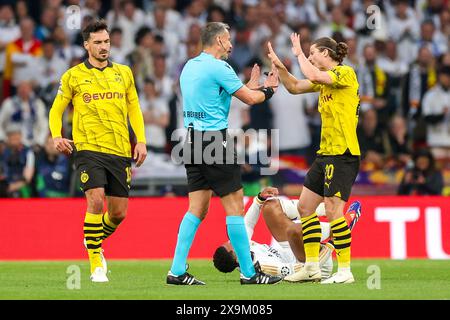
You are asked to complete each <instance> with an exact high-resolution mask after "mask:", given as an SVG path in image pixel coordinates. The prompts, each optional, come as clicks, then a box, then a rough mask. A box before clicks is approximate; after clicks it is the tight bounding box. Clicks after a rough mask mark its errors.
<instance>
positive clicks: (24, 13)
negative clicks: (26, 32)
mask: <svg viewBox="0 0 450 320" xmlns="http://www.w3.org/2000/svg"><path fill="white" fill-rule="evenodd" d="M15 12H16V18H17V21H22V19H25V18H27V17H29V14H30V12H29V10H28V5H27V1H25V0H18V1H17V2H16V8H15Z"/></svg>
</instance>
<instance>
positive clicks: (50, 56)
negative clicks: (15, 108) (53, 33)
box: [35, 39, 68, 109]
mask: <svg viewBox="0 0 450 320" xmlns="http://www.w3.org/2000/svg"><path fill="white" fill-rule="evenodd" d="M42 52H43V56H42V57H40V58H38V59H37V61H36V63H37V65H36V70H35V73H36V74H37V81H36V82H37V87H38V88H39V96H40V97H41V98H42V99H43V100H44V103H45V105H47V106H48V109H50V106H51V104H52V102H53V99H54V97H55V96H56V92H57V90H58V87H59V81H60V79H61V76H62V75H63V73H64V72H65V71H66V70H67V67H68V63H67V62H66V61H65V60H64V59H62V58H60V57H59V56H58V55H56V54H55V43H54V41H53V40H52V39H45V40H44V41H43V42H42Z"/></svg>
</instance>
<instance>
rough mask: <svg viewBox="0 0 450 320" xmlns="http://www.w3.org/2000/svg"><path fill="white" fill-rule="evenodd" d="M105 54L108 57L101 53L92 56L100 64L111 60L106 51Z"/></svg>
mask: <svg viewBox="0 0 450 320" xmlns="http://www.w3.org/2000/svg"><path fill="white" fill-rule="evenodd" d="M104 53H106V55H103V53H99V54H98V55H92V56H93V58H94V59H95V60H97V61H99V62H105V61H106V60H108V59H109V52H108V51H106V52H104Z"/></svg>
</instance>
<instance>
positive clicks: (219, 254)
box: [213, 246, 239, 273]
mask: <svg viewBox="0 0 450 320" xmlns="http://www.w3.org/2000/svg"><path fill="white" fill-rule="evenodd" d="M213 263H214V267H216V269H217V270H219V271H220V272H224V273H228V272H232V271H233V270H234V269H236V268H237V267H239V264H238V262H237V260H236V257H235V256H234V255H233V254H232V253H231V252H230V251H228V250H227V249H225V247H224V246H220V247H218V248H217V249H216V251H215V252H214V255H213Z"/></svg>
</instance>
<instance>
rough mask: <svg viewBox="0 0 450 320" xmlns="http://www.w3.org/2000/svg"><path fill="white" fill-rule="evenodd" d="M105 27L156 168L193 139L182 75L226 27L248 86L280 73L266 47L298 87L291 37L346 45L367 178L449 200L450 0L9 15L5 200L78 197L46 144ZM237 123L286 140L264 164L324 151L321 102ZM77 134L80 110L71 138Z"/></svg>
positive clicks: (126, 0) (60, 159)
mask: <svg viewBox="0 0 450 320" xmlns="http://www.w3.org/2000/svg"><path fill="white" fill-rule="evenodd" d="M78 18H79V19H78ZM97 18H104V19H105V20H106V21H107V22H108V25H109V28H110V38H111V60H112V61H114V62H117V63H122V64H127V65H129V66H130V67H131V68H132V71H133V73H134V76H135V80H136V86H137V89H138V92H139V96H140V104H141V108H142V111H143V115H144V120H145V126H146V136H147V143H148V146H147V147H148V150H149V152H150V154H149V158H151V157H152V156H158V155H170V152H171V150H172V148H173V147H174V145H175V143H176V142H174V141H172V140H173V139H171V137H172V133H173V132H174V130H176V129H177V128H181V127H182V119H183V118H182V117H183V115H182V112H181V110H182V106H181V99H180V90H179V86H178V78H179V75H180V72H181V69H182V67H183V65H184V64H185V63H186V61H187V60H188V59H190V58H192V57H194V56H196V55H198V54H199V53H200V51H201V41H200V30H201V28H202V26H203V25H204V24H205V23H206V22H208V21H221V22H225V23H228V24H229V25H230V27H231V30H230V33H231V35H232V39H233V51H232V54H231V57H230V59H229V63H230V64H231V65H232V66H233V67H234V68H235V70H236V71H237V72H238V73H239V75H240V76H241V77H242V79H243V80H248V79H249V78H250V73H251V69H252V66H253V65H254V64H255V63H258V64H259V65H260V66H261V67H262V69H263V71H268V70H269V69H270V60H269V59H268V57H267V45H266V44H267V42H268V41H271V43H272V45H273V46H274V48H275V50H276V51H277V53H278V54H279V55H280V58H282V60H283V63H284V64H285V65H286V66H288V68H289V69H290V72H291V73H292V74H294V75H295V76H296V77H297V78H301V77H302V75H301V72H300V69H299V67H298V63H297V62H296V61H295V57H294V56H293V55H292V53H291V50H290V40H289V35H290V34H291V33H292V32H293V31H294V32H298V33H299V34H300V36H301V40H302V41H301V43H302V45H303V46H304V48H303V50H304V51H305V53H306V54H307V53H308V51H309V46H310V43H311V41H312V40H313V39H316V38H318V37H323V36H329V37H332V38H334V39H335V40H336V41H338V42H339V41H345V42H346V43H347V44H348V46H349V55H348V58H347V59H346V60H345V61H344V64H349V65H351V66H352V67H354V68H355V70H356V71H357V76H358V81H359V85H360V87H359V94H360V98H361V105H360V123H359V126H358V138H359V143H360V147H361V151H362V153H363V155H362V160H363V162H362V167H361V170H363V171H364V170H366V171H368V170H394V171H395V172H401V176H400V177H399V179H398V180H399V185H398V193H399V194H442V193H443V189H444V175H443V171H444V170H450V51H449V44H450V42H449V39H450V4H449V1H446V0H416V1H414V0H410V1H408V0H391V1H389V0H386V1H370V0H362V1H348V0H318V1H312V0H262V1H257V0H234V1H233V0H192V1H188V0H186V1H181V0H180V1H175V0H154V1H150V0H140V1H139V0H136V1H133V0H113V1H100V0H67V1H62V0H41V1H24V0H18V1H9V3H8V1H2V2H1V4H0V79H1V82H2V87H1V88H2V89H1V90H0V101H1V106H0V196H2V197H30V196H39V197H57V196H69V195H76V194H77V193H78V191H77V187H76V184H77V181H74V179H73V176H74V175H73V169H72V163H71V159H70V158H68V157H66V156H64V155H62V154H58V152H57V151H56V150H55V148H54V146H53V143H52V140H51V138H49V129H48V113H49V108H50V107H51V104H52V102H53V99H54V96H55V94H56V92H57V90H58V87H59V81H60V77H61V75H62V74H63V73H64V72H65V71H66V70H67V69H68V68H70V67H72V66H74V65H76V64H78V63H81V62H82V61H84V59H85V50H84V48H83V41H82V37H81V30H82V29H83V26H85V25H86V24H87V23H89V22H90V21H92V20H93V19H97ZM78 22H79V23H78ZM285 105H288V106H289V107H288V108H286V107H285ZM229 119H230V128H231V129H244V130H246V129H250V128H252V129H256V130H261V129H266V130H268V132H269V133H270V131H269V130H270V129H279V139H276V140H273V141H270V140H269V142H268V143H267V144H266V145H265V146H258V147H257V148H256V152H259V151H260V150H259V149H258V148H272V149H273V148H277V150H279V154H280V157H283V156H286V155H287V156H294V157H297V158H298V159H304V160H305V162H306V163H311V160H312V158H313V157H314V153H315V151H316V150H317V149H318V147H319V142H320V141H319V139H320V115H319V114H318V111H317V94H316V93H311V94H308V95H296V96H295V95H291V94H289V93H288V92H287V90H285V89H284V88H283V87H280V88H279V90H278V92H277V93H276V94H275V95H274V97H273V98H272V99H271V100H270V101H267V102H264V103H261V104H259V105H255V106H252V107H249V106H247V105H245V104H243V103H242V102H240V101H238V100H237V99H233V101H232V107H231V111H230V117H229ZM71 123H72V121H71V112H70V110H69V112H66V114H65V118H64V128H65V130H66V132H67V133H70V132H71V130H70V126H71ZM244 148H246V152H247V153H250V152H255V148H254V147H253V148H251V146H248V145H247V144H246V146H244ZM168 159H170V158H168ZM242 170H243V182H244V185H245V184H247V186H255V190H259V189H260V188H261V186H262V184H264V183H266V184H267V183H268V182H267V177H263V178H261V175H260V174H259V171H258V170H259V166H258V165H250V164H246V165H243V166H242ZM264 179H266V180H264ZM75 180H76V179H75ZM274 182H275V183H274ZM276 182H277V179H275V181H270V183H271V184H275V185H276V184H277V183H276ZM278 182H279V183H280V184H283V181H282V179H278ZM164 190H166V191H164ZM167 190H169V189H168V188H163V189H161V193H162V194H164V193H166V192H167ZM181 193H182V191H181ZM253 193H254V191H252V188H247V194H249V195H250V194H253Z"/></svg>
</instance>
